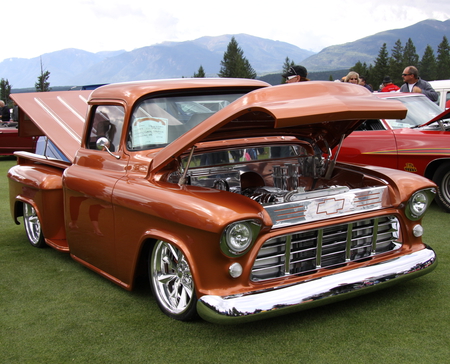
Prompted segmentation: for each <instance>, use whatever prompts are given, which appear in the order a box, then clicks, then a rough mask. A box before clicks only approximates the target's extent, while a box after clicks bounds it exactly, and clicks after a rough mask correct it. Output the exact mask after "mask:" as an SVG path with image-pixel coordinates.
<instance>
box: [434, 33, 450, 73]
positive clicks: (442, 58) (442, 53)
mask: <svg viewBox="0 0 450 364" xmlns="http://www.w3.org/2000/svg"><path fill="white" fill-rule="evenodd" d="M437 53H438V55H437V70H436V78H437V79H438V80H447V79H449V78H450V45H449V44H448V39H447V37H446V36H445V35H444V38H442V42H441V43H439V45H438V51H437Z"/></svg>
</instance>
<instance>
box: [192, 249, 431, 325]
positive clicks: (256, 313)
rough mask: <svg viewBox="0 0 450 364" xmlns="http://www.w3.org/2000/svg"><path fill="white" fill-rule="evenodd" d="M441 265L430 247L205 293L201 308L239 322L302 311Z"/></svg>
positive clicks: (217, 319) (204, 313) (212, 317)
mask: <svg viewBox="0 0 450 364" xmlns="http://www.w3.org/2000/svg"><path fill="white" fill-rule="evenodd" d="M436 265H437V259H436V255H435V253H434V251H433V249H431V248H430V247H426V248H425V249H422V250H419V251H416V252H413V253H411V254H408V255H403V256H400V257H398V258H394V259H392V260H388V261H385V262H382V263H378V264H374V265H370V266H364V267H361V268H357V269H354V270H350V271H345V272H341V273H336V274H333V275H330V276H325V277H321V278H317V279H313V280H308V281H303V282H300V283H297V284H294V285H289V286H282V287H276V288H273V289H270V290H263V291H253V292H248V293H244V294H239V295H232V296H223V297H221V296H214V295H205V296H202V297H200V299H199V300H198V302H197V311H198V313H199V315H200V316H201V317H202V318H203V319H205V320H206V321H210V322H214V323H221V324H235V323H242V322H248V321H254V320H260V319H263V318H268V317H273V316H278V315H283V314H287V313H291V312H295V311H301V310H305V309H308V308H312V307H315V306H320V305H324V304H328V303H331V302H334V301H340V300H343V299H347V298H350V297H353V296H357V295H361V294H365V293H369V292H371V291H374V290H377V289H381V288H385V287H387V286H389V285H391V284H397V283H399V282H401V281H405V280H409V279H412V278H416V277H418V276H421V275H423V274H427V273H429V272H431V271H432V270H433V269H434V268H435V267H436Z"/></svg>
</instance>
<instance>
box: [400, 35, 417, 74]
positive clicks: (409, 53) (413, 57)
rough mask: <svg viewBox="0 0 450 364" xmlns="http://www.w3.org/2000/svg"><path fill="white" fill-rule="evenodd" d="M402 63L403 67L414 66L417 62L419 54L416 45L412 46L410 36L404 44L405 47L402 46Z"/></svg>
mask: <svg viewBox="0 0 450 364" xmlns="http://www.w3.org/2000/svg"><path fill="white" fill-rule="evenodd" d="M403 64H404V66H405V67H408V66H415V67H417V66H418V64H419V56H418V54H417V53H416V47H415V46H414V43H413V41H412V40H411V38H409V39H408V41H407V42H406V44H405V48H403Z"/></svg>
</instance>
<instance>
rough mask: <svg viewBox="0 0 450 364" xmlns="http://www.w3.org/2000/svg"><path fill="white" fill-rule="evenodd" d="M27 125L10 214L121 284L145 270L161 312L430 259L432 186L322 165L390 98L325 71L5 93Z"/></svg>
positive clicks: (270, 303)
mask: <svg viewBox="0 0 450 364" xmlns="http://www.w3.org/2000/svg"><path fill="white" fill-rule="evenodd" d="M11 97H12V98H13V99H14V100H15V102H16V103H17V104H18V105H19V108H20V110H19V114H20V115H19V118H20V123H19V124H20V128H22V129H24V130H25V129H26V134H27V135H34V136H39V137H40V141H39V143H38V148H37V151H36V153H28V152H16V156H17V161H18V162H17V165H16V166H14V167H12V168H11V169H10V170H9V172H8V177H9V188H10V205H11V213H12V217H13V219H14V221H15V222H16V223H17V224H19V218H20V217H21V216H22V217H23V224H24V227H25V232H26V234H27V236H28V239H29V241H30V243H31V244H32V245H33V246H35V247H38V248H40V247H44V246H51V247H53V248H55V249H57V250H59V251H62V252H68V253H69V254H70V255H71V257H72V258H73V259H75V260H76V261H78V262H80V263H81V264H83V265H85V266H87V267H89V268H90V269H92V270H94V271H95V272H97V273H99V274H101V275H102V276H104V277H106V278H107V279H109V280H111V281H113V282H114V283H116V284H118V285H119V286H122V287H123V288H125V289H128V290H131V289H133V285H134V282H135V280H136V277H137V276H139V275H142V274H145V275H148V277H149V280H150V286H151V289H152V292H153V296H154V298H155V300H156V301H157V303H158V305H159V307H160V308H161V310H162V311H163V312H164V313H165V314H167V315H168V316H170V317H172V318H174V319H178V320H189V319H192V318H193V317H195V316H196V315H197V314H198V315H200V316H201V317H202V318H204V319H205V320H208V321H211V322H215V323H241V322H246V321H251V320H257V319H261V318H266V317H272V316H276V315H280V314H286V313H290V312H294V311H298V310H302V309H306V308H309V307H313V306H316V305H322V304H325V303H329V302H333V301H336V300H341V299H344V298H349V297H352V296H354V295H356V294H362V293H367V292H371V291H373V290H376V289H378V288H382V287H386V286H389V285H390V284H394V283H398V282H402V281H405V280H408V279H411V278H414V277H417V276H420V275H423V274H426V273H428V272H430V271H432V270H433V269H434V268H435V266H436V264H437V260H436V256H435V253H434V251H433V250H432V249H431V248H430V247H429V246H427V245H426V244H424V243H423V242H422V234H423V228H422V225H421V219H422V217H423V215H424V213H425V211H426V210H427V208H428V206H429V205H430V203H431V201H432V199H433V197H434V194H435V192H436V191H435V189H436V185H435V184H434V183H433V182H431V181H430V180H428V179H426V178H424V177H421V176H417V175H413V174H411V173H408V172H404V171H399V170H391V169H386V168H382V167H370V166H365V167H362V166H358V165H352V164H346V163H340V162H337V161H336V159H337V154H332V150H333V149H334V148H335V147H336V146H337V147H338V148H337V151H339V145H340V144H342V142H343V140H344V138H345V137H346V136H347V135H348V134H349V133H350V132H351V131H352V130H354V129H356V128H357V127H358V126H359V125H360V124H361V123H363V122H364V120H366V119H374V118H380V119H402V118H404V117H405V115H406V108H405V107H404V106H403V105H402V104H401V103H400V102H392V101H386V100H383V99H380V98H378V97H376V96H374V95H372V94H371V93H370V92H369V91H367V90H366V89H365V88H363V87H358V86H355V85H351V84H345V83H334V82H304V83H296V84H289V85H279V86H269V85H268V84H266V83H264V82H261V81H256V80H244V79H220V78H216V79H181V80H156V81H142V82H130V83H120V84H111V85H106V86H102V87H100V88H97V89H96V90H94V91H65V92H47V93H29V94H13V95H11Z"/></svg>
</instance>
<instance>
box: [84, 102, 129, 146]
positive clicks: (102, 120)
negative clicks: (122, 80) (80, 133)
mask: <svg viewBox="0 0 450 364" xmlns="http://www.w3.org/2000/svg"><path fill="white" fill-rule="evenodd" d="M124 115H125V112H124V109H123V107H122V106H117V105H100V106H97V107H96V108H95V110H94V113H93V117H92V120H91V124H90V128H91V129H90V133H89V140H88V141H87V147H88V148H89V149H97V145H96V143H97V140H98V139H99V138H102V137H105V138H107V139H108V140H109V142H110V148H109V149H110V151H111V152H114V151H117V150H118V149H119V146H120V137H121V135H122V128H123V123H124Z"/></svg>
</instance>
